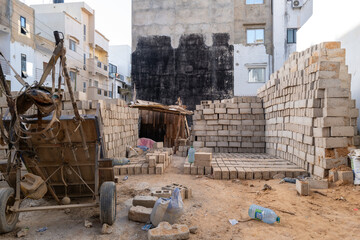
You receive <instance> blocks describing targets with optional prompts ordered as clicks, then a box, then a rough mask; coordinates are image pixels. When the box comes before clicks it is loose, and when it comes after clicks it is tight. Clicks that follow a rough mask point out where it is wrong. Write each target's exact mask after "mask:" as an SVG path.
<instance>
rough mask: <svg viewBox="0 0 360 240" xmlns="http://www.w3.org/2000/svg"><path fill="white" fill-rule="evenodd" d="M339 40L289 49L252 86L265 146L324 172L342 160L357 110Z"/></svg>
mask: <svg viewBox="0 0 360 240" xmlns="http://www.w3.org/2000/svg"><path fill="white" fill-rule="evenodd" d="M350 85H351V75H350V74H349V73H348V67H347V66H346V65H345V49H341V48H340V43H339V42H328V43H322V44H319V45H315V46H313V47H311V48H309V49H307V50H305V51H303V52H300V53H293V54H292V55H290V57H289V59H288V60H287V61H286V62H285V64H284V66H283V67H282V68H281V69H280V70H279V71H278V72H276V73H274V74H272V76H271V78H270V80H269V81H268V82H267V83H266V84H265V85H264V86H263V87H262V88H260V89H259V90H258V97H260V98H261V99H262V100H263V104H264V108H265V118H266V151H267V153H270V154H272V155H276V156H279V157H281V158H284V159H286V160H289V161H291V162H294V163H296V164H297V165H298V166H301V167H302V168H304V169H306V170H307V171H308V172H310V173H311V174H314V175H316V176H319V177H322V178H324V177H326V176H327V175H328V171H329V169H331V168H333V167H337V166H339V165H342V164H347V154H348V153H349V150H350V149H351V148H353V147H354V144H355V142H354V139H355V136H356V135H357V128H356V122H357V117H358V115H359V110H358V109H356V108H355V100H352V99H351V92H350V89H351V86H350Z"/></svg>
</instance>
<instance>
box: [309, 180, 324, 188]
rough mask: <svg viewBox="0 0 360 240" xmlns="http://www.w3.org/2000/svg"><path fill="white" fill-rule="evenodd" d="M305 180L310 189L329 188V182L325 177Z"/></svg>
mask: <svg viewBox="0 0 360 240" xmlns="http://www.w3.org/2000/svg"><path fill="white" fill-rule="evenodd" d="M307 182H308V183H309V187H310V188H311V189H328V188H329V183H328V181H327V180H326V179H322V180H315V179H308V180H307Z"/></svg>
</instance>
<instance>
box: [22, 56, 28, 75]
mask: <svg viewBox="0 0 360 240" xmlns="http://www.w3.org/2000/svg"><path fill="white" fill-rule="evenodd" d="M21 77H23V78H27V77H28V75H27V73H26V55H25V54H21Z"/></svg>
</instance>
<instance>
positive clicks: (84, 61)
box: [84, 53, 86, 65]
mask: <svg viewBox="0 0 360 240" xmlns="http://www.w3.org/2000/svg"><path fill="white" fill-rule="evenodd" d="M84 65H86V54H85V53H84Z"/></svg>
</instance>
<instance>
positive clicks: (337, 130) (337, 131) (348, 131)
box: [331, 126, 355, 137]
mask: <svg viewBox="0 0 360 240" xmlns="http://www.w3.org/2000/svg"><path fill="white" fill-rule="evenodd" d="M354 134H355V131H354V127H352V126H345V127H331V136H332V137H353V136H354Z"/></svg>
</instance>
